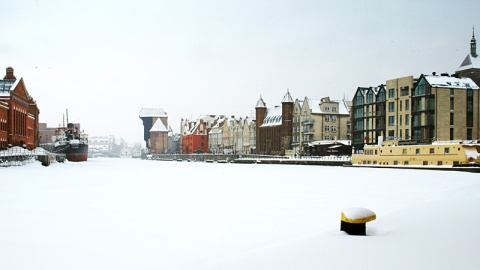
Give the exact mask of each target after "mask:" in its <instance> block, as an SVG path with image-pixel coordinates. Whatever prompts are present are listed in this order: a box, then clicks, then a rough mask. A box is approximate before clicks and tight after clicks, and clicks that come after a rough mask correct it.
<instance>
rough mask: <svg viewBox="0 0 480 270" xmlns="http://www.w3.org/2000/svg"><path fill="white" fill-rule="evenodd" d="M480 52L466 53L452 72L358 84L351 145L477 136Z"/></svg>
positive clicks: (479, 135)
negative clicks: (478, 53)
mask: <svg viewBox="0 0 480 270" xmlns="http://www.w3.org/2000/svg"><path fill="white" fill-rule="evenodd" d="M478 85H480V58H479V57H478V55H477V52H476V40H475V34H474V35H473V36H472V40H471V42H470V53H469V54H468V55H467V57H466V58H465V60H464V61H463V62H462V64H461V65H460V67H459V68H458V69H457V70H456V72H455V73H454V74H452V75H450V74H447V73H442V74H440V75H437V74H436V73H432V75H424V74H422V75H420V76H419V77H418V78H414V77H413V76H406V77H401V78H396V79H391V80H387V81H386V83H385V84H381V85H379V86H378V87H359V88H357V91H356V93H355V95H354V98H353V105H352V119H351V121H352V133H353V143H352V145H353V147H354V148H355V151H356V152H362V151H363V147H364V145H365V144H377V143H379V142H380V141H382V140H392V141H403V142H402V143H418V142H431V141H434V140H437V141H452V140H480V117H479V116H480V96H479V87H478Z"/></svg>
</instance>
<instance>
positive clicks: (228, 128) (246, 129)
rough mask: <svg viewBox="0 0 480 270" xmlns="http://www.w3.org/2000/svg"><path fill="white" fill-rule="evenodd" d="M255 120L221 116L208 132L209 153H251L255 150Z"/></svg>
mask: <svg viewBox="0 0 480 270" xmlns="http://www.w3.org/2000/svg"><path fill="white" fill-rule="evenodd" d="M255 128H256V127H255V120H253V119H251V118H249V117H245V118H241V117H240V118H238V119H237V118H235V117H234V116H232V117H231V118H222V119H219V121H217V122H216V124H215V125H214V126H213V127H212V129H211V130H210V132H209V133H208V148H209V152H210V153H223V154H252V153H254V152H255V148H256V142H255V134H256V130H255Z"/></svg>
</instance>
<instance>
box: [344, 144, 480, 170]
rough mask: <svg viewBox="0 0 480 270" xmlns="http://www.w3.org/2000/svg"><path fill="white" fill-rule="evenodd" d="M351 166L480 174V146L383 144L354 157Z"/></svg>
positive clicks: (368, 148) (364, 150)
mask: <svg viewBox="0 0 480 270" xmlns="http://www.w3.org/2000/svg"><path fill="white" fill-rule="evenodd" d="M352 166H359V167H390V168H421V169H445V170H465V171H467V170H468V171H478V172H480V144H479V143H478V142H477V141H443V142H438V141H435V142H432V143H430V144H421V143H416V142H405V141H403V142H402V141H388V142H380V143H379V144H378V145H365V147H364V149H363V153H360V154H353V155H352Z"/></svg>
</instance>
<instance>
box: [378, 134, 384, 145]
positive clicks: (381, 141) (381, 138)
mask: <svg viewBox="0 0 480 270" xmlns="http://www.w3.org/2000/svg"><path fill="white" fill-rule="evenodd" d="M382 143H383V136H378V146H382Z"/></svg>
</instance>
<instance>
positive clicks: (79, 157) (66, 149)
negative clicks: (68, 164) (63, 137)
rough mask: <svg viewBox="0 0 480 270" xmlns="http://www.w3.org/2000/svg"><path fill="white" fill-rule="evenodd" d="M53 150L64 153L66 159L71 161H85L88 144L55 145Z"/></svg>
mask: <svg viewBox="0 0 480 270" xmlns="http://www.w3.org/2000/svg"><path fill="white" fill-rule="evenodd" d="M53 151H54V152H56V153H59V154H65V156H66V157H67V160H68V161H72V162H79V161H87V158H88V144H67V145H62V146H60V147H55V149H54V150H53Z"/></svg>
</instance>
